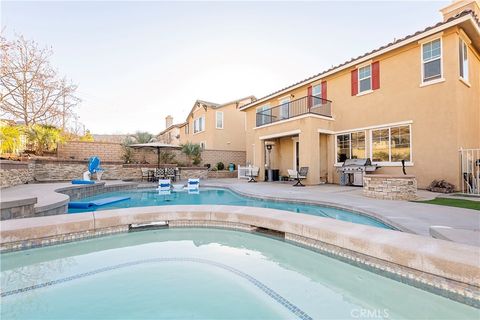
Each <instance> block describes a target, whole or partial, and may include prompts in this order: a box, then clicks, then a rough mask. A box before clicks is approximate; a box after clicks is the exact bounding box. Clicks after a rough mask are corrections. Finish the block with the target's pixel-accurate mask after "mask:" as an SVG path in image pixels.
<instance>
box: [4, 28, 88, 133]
mask: <svg viewBox="0 0 480 320" xmlns="http://www.w3.org/2000/svg"><path fill="white" fill-rule="evenodd" d="M0 54H1V57H0V62H1V67H0V110H1V112H2V116H4V117H8V118H10V119H13V120H18V119H21V120H23V121H24V122H25V125H27V126H29V125H34V124H46V125H54V126H61V127H63V128H65V123H66V122H67V120H68V119H69V118H70V117H71V116H73V110H74V107H75V106H76V105H77V104H78V103H79V102H80V99H79V98H77V97H76V96H75V91H76V89H77V86H76V85H74V84H72V83H69V82H68V81H67V80H66V79H65V78H61V77H59V75H58V74H57V72H56V70H55V69H54V68H53V67H52V66H51V65H50V62H49V59H50V57H51V55H52V50H51V49H48V48H40V47H39V46H38V44H37V43H36V42H34V41H29V40H26V39H25V38H23V37H22V36H19V37H17V39H15V40H13V41H8V40H7V39H6V38H5V37H3V36H0Z"/></svg>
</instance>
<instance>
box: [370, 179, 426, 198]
mask: <svg viewBox="0 0 480 320" xmlns="http://www.w3.org/2000/svg"><path fill="white" fill-rule="evenodd" d="M363 194H364V195H365V196H367V197H370V198H375V199H384V200H415V199H416V198H417V179H415V176H413V175H391V174H366V175H364V177H363Z"/></svg>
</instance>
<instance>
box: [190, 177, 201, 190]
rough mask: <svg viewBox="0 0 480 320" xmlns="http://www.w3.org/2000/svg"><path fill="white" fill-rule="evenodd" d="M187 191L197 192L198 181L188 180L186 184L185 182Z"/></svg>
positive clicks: (198, 187) (198, 188)
mask: <svg viewBox="0 0 480 320" xmlns="http://www.w3.org/2000/svg"><path fill="white" fill-rule="evenodd" d="M187 190H188V191H198V190H200V179H198V178H197V179H193V178H190V179H188V182H187Z"/></svg>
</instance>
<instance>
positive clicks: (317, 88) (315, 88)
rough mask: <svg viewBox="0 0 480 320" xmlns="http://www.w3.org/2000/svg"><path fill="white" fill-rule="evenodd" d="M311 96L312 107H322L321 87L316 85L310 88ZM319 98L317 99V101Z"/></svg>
mask: <svg viewBox="0 0 480 320" xmlns="http://www.w3.org/2000/svg"><path fill="white" fill-rule="evenodd" d="M312 96H313V97H315V98H313V107H318V106H320V105H322V100H321V99H322V85H320V84H317V85H316V86H313V87H312ZM317 98H319V99H317Z"/></svg>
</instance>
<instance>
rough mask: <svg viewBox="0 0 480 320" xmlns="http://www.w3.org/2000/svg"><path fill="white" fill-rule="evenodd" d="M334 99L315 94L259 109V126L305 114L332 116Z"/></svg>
mask: <svg viewBox="0 0 480 320" xmlns="http://www.w3.org/2000/svg"><path fill="white" fill-rule="evenodd" d="M331 105H332V101H330V100H327V99H322V98H319V97H315V96H306V97H302V98H299V99H296V100H293V101H290V102H287V103H284V104H281V105H278V106H276V107H272V108H268V109H263V110H258V111H257V127H260V126H264V125H266V124H270V123H274V122H277V121H281V120H286V119H290V118H294V117H298V116H301V115H304V114H309V113H310V114H318V115H321V116H325V117H331V116H332V107H331Z"/></svg>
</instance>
